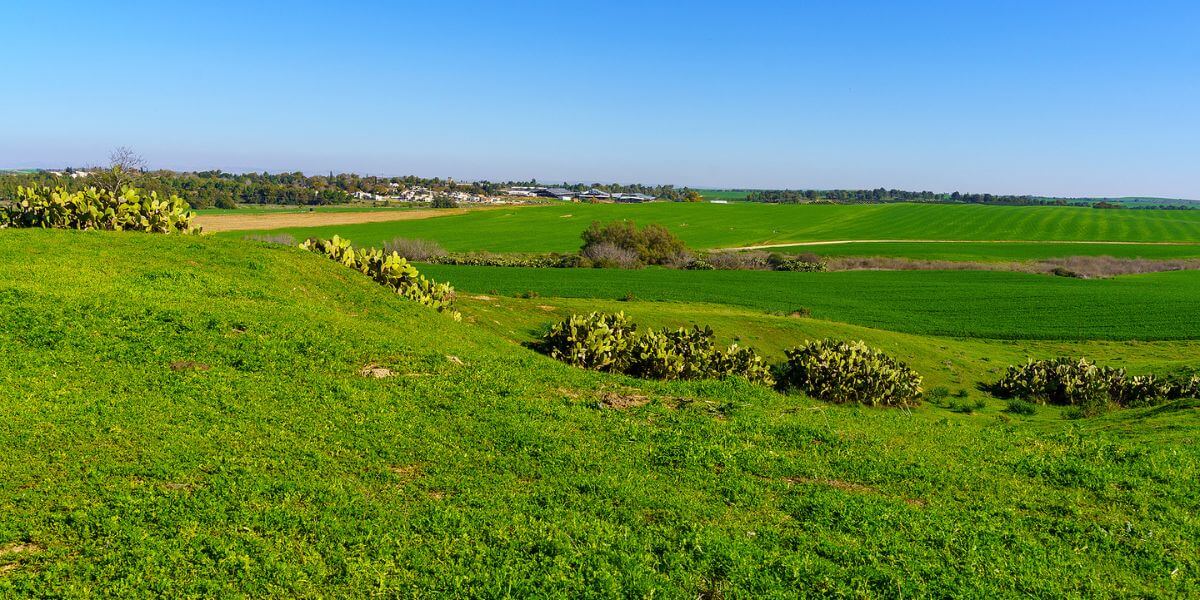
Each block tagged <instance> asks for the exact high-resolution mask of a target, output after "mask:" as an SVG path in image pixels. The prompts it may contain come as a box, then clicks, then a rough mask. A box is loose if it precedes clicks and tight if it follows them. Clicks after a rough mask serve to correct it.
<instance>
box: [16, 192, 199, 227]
mask: <svg viewBox="0 0 1200 600" xmlns="http://www.w3.org/2000/svg"><path fill="white" fill-rule="evenodd" d="M192 217H193V214H192V213H191V212H190V211H189V210H188V205H187V203H186V202H184V201H183V200H181V199H180V198H179V197H178V196H170V197H168V198H165V199H164V198H159V196H158V193H156V192H150V193H149V194H146V193H144V192H143V191H141V190H139V189H137V188H130V187H126V188H123V189H121V192H120V193H119V194H114V193H113V192H111V191H110V190H107V189H99V188H88V189H86V190H81V191H77V192H69V191H67V190H66V189H65V188H61V187H59V188H53V189H52V188H50V187H45V186H41V187H24V186H21V187H18V188H17V193H16V196H15V197H14V198H13V199H12V200H11V201H9V202H8V203H7V204H5V205H3V206H0V227H42V228H54V229H104V230H110V231H145V232H150V233H190V232H192V231H193V227H192Z"/></svg>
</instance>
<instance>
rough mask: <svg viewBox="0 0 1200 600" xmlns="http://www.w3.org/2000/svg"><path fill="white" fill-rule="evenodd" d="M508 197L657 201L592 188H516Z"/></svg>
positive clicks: (652, 197)
mask: <svg viewBox="0 0 1200 600" xmlns="http://www.w3.org/2000/svg"><path fill="white" fill-rule="evenodd" d="M504 193H505V195H507V196H518V197H527V198H533V197H537V198H556V199H558V200H573V201H576V202H579V201H585V200H586V201H589V202H651V201H653V200H657V198H655V197H654V196H649V195H646V194H627V193H623V192H615V193H610V192H606V191H604V190H598V189H595V188H592V189H590V190H587V191H585V192H575V191H572V190H568V189H566V188H560V187H514V188H509V189H507V190H505V192H504Z"/></svg>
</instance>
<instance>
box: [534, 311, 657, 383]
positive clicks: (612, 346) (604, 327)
mask: <svg viewBox="0 0 1200 600" xmlns="http://www.w3.org/2000/svg"><path fill="white" fill-rule="evenodd" d="M635 330H637V325H634V324H633V323H632V322H631V321H630V320H629V319H628V318H626V317H625V313H623V312H619V313H616V314H611V313H599V312H594V313H592V314H590V315H571V317H570V318H569V319H567V320H565V321H563V322H561V323H557V324H555V325H554V327H552V328H550V331H549V332H548V333H547V334H546V335H545V336H544V337H543V347H544V348H545V350H546V353H547V354H549V355H550V356H552V357H554V358H556V359H558V360H561V361H563V362H565V363H567V364H570V365H574V366H576V367H582V368H585V369H595V370H597V371H623V370H624V368H625V366H626V364H627V363H628V359H629V346H630V343H631V342H632V339H633V332H634V331H635Z"/></svg>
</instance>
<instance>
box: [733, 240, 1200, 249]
mask: <svg viewBox="0 0 1200 600" xmlns="http://www.w3.org/2000/svg"><path fill="white" fill-rule="evenodd" d="M842 244H1076V245H1083V246H1087V245H1101V246H1200V242H1133V241H1111V240H1110V241H1104V240H903V239H901V240H817V241H806V242H783V243H772V244H755V245H753V246H730V247H724V248H713V250H769V249H771V248H791V247H794V246H837V245H842Z"/></svg>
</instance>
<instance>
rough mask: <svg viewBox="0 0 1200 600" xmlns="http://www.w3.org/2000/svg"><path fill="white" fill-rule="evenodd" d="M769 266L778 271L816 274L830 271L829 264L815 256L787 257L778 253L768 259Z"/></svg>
mask: <svg viewBox="0 0 1200 600" xmlns="http://www.w3.org/2000/svg"><path fill="white" fill-rule="evenodd" d="M767 264H768V265H770V266H771V268H772V269H774V270H776V271H798V272H804V273H816V272H822V271H828V270H829V263H827V262H825V259H823V258H821V257H820V256H817V255H815V254H801V255H798V256H787V255H783V254H778V253H776V254H772V255H771V256H769V257H768V258H767Z"/></svg>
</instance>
